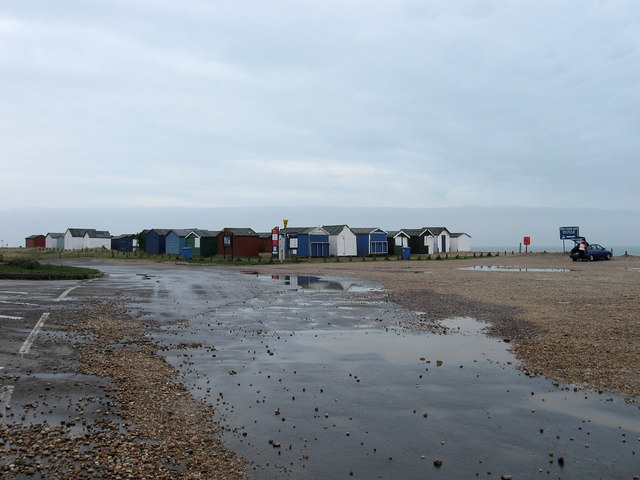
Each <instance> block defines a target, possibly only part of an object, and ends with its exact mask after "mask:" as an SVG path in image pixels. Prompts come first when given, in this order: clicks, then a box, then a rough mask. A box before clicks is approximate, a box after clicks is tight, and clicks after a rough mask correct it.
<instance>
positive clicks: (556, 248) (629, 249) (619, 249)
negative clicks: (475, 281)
mask: <svg viewBox="0 0 640 480" xmlns="http://www.w3.org/2000/svg"><path fill="white" fill-rule="evenodd" d="M602 246H603V247H604V248H607V249H608V250H611V252H612V253H613V256H614V257H615V256H617V255H624V254H625V253H626V254H627V255H639V256H640V246H638V245H636V246H630V245H625V246H610V245H602ZM520 248H522V251H523V252H524V251H525V246H524V245H522V247H521V246H520V245H500V246H496V245H492V246H487V245H480V246H475V245H473V244H472V245H471V250H472V251H474V252H518V251H520ZM572 248H573V242H565V245H564V250H563V246H562V243H561V244H560V245H529V247H528V250H527V251H529V252H534V253H541V252H548V253H558V252H560V253H562V252H567V253H569V251H570V250H571V249H572Z"/></svg>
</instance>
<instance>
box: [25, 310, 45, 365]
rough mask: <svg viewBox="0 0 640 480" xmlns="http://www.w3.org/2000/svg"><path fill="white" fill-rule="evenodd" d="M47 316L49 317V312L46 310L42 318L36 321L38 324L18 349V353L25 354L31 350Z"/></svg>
mask: <svg viewBox="0 0 640 480" xmlns="http://www.w3.org/2000/svg"><path fill="white" fill-rule="evenodd" d="M47 318H49V312H45V313H43V314H42V315H41V316H40V320H38V323H36V326H35V327H33V330H31V333H30V334H29V336H28V337H27V339H26V340H25V341H24V343H23V344H22V346H21V347H20V350H18V353H20V354H22V355H24V354H25V353H29V350H31V345H32V344H33V341H34V340H35V339H36V336H37V335H38V332H40V329H41V328H42V326H43V325H44V322H46V321H47Z"/></svg>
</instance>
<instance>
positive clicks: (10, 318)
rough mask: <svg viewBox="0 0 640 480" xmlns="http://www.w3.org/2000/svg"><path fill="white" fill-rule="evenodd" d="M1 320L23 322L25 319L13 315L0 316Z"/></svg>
mask: <svg viewBox="0 0 640 480" xmlns="http://www.w3.org/2000/svg"><path fill="white" fill-rule="evenodd" d="M0 318H8V319H9V320H22V319H23V318H24V317H14V316H11V315H0Z"/></svg>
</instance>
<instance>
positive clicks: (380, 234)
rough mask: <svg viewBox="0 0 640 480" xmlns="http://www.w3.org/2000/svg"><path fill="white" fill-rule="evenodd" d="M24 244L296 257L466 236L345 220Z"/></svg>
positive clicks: (65, 236) (436, 245) (454, 246)
mask: <svg viewBox="0 0 640 480" xmlns="http://www.w3.org/2000/svg"><path fill="white" fill-rule="evenodd" d="M26 246H27V248H53V249H61V250H79V249H87V248H105V249H111V250H118V251H121V252H132V251H134V250H143V251H145V252H147V253H149V254H169V255H188V256H194V257H212V256H215V255H221V256H225V257H226V256H231V257H233V256H236V257H255V256H258V255H259V254H260V253H263V252H271V253H274V254H277V253H278V252H282V253H284V255H286V256H298V257H329V256H335V257H350V256H371V255H401V254H402V251H403V248H406V247H409V248H410V251H411V253H414V254H437V253H448V252H466V251H470V250H471V236H470V235H468V234H467V233H455V232H450V231H449V230H448V229H447V228H446V227H422V228H417V229H416V228H408V229H401V230H394V231H384V230H382V229H380V228H377V227H373V228H351V227H349V226H348V225H344V224H343V225H324V226H319V227H288V228H277V227H276V228H274V229H273V230H272V231H271V232H264V233H257V232H255V231H254V230H253V229H251V228H224V229H222V230H219V231H217V230H206V229H199V228H189V229H161V228H153V229H148V230H143V231H142V232H140V233H139V234H137V235H133V234H129V235H118V236H112V235H111V234H110V233H109V232H108V231H102V230H95V229H79V228H69V229H67V231H66V232H65V233H48V234H47V235H32V236H30V237H27V238H26Z"/></svg>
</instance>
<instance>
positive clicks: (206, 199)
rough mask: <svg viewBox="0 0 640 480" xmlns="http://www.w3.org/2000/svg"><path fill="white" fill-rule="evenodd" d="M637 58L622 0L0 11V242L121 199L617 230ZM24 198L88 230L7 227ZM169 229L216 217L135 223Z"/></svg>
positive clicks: (634, 124) (133, 204)
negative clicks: (471, 213) (519, 215)
mask: <svg viewBox="0 0 640 480" xmlns="http://www.w3.org/2000/svg"><path fill="white" fill-rule="evenodd" d="M639 49H640V3H638V2H637V1H635V0H632V1H591V2H590V1H584V0H579V1H578V0H576V1H564V2H555V1H539V0H536V1H527V0H522V1H510V0H495V1H478V2H471V1H456V2H451V1H424V2H423V1H415V2H412V1H401V0H397V1H392V2H382V1H380V2H373V1H348V2H344V1H339V2H338V1H313V2H310V1H299V0H296V1H279V2H264V1H237V0H234V1H204V0H203V1H195V0H187V1H183V2H175V1H159V0H153V1H151V0H149V1H131V0H127V1H108V2H107V1H105V2H85V1H76V2H74V1H29V2H21V1H5V2H2V3H1V4H0V102H1V104H0V145H1V147H0V165H1V171H2V180H3V181H2V188H1V189H0V215H3V214H4V216H5V221H3V222H2V225H0V236H4V238H5V239H11V243H15V242H18V241H20V243H22V239H23V238H24V236H26V235H30V234H33V233H46V232H47V231H56V230H60V231H64V229H66V228H67V227H92V228H98V229H101V228H104V227H103V226H102V225H101V224H100V222H101V221H103V222H104V223H106V222H107V217H106V216H105V217H104V218H102V219H101V215H102V213H101V212H107V211H109V210H110V209H113V210H114V211H115V209H118V212H122V211H125V212H126V209H127V208H131V209H142V208H173V210H167V212H169V211H172V212H175V211H179V209H180V208H183V209H188V208H205V207H206V208H209V207H246V208H245V210H244V211H245V212H250V211H251V210H250V208H251V207H257V206H259V207H273V209H274V212H277V213H276V214H274V218H273V220H272V221H271V220H269V222H268V224H274V225H275V224H276V223H278V222H280V221H281V217H282V215H283V214H281V212H286V210H287V207H291V208H294V207H295V208H299V207H308V208H309V212H313V208H314V207H316V206H322V207H325V208H326V207H337V208H336V209H335V218H334V219H326V222H328V223H342V222H345V221H347V220H346V219H343V218H341V216H340V208H345V209H348V208H359V207H387V208H386V209H385V212H387V215H389V212H392V211H393V210H392V209H393V208H404V207H412V208H425V209H429V208H433V209H440V208H456V209H459V210H458V211H462V210H463V209H464V208H465V207H474V208H475V207H483V208H485V207H486V208H488V209H491V208H499V207H527V208H543V209H547V210H545V211H549V210H548V209H553V208H574V209H576V211H580V212H581V215H583V216H582V217H580V218H584V209H585V208H589V207H590V206H597V207H599V208H606V209H607V213H606V215H607V222H608V223H607V224H609V222H610V221H611V218H612V216H611V211H612V210H616V209H621V211H622V210H624V212H623V213H621V214H620V216H619V221H620V222H624V223H625V224H628V223H632V224H636V225H637V224H638V223H639V222H638V219H639V218H638V216H637V212H638V211H639V210H638V206H639V205H640V201H639V200H640V194H639V193H638V192H639V190H640V189H639V188H638V178H640V162H639V161H638V153H639V152H640V134H639V133H640V88H638V86H639V85H640V55H639ZM44 207H46V208H54V209H57V210H59V211H72V210H73V209H77V208H78V207H82V208H83V209H95V212H96V213H95V216H94V217H92V218H94V219H95V222H94V224H92V225H86V224H82V225H80V224H75V223H74V224H66V223H65V224H62V223H61V224H60V225H59V226H58V227H57V228H55V226H52V225H43V224H40V225H36V224H35V223H31V224H29V223H26V224H25V223H24V222H23V223H21V224H20V227H19V228H18V225H17V224H15V223H13V224H10V222H9V220H8V219H9V218H11V219H15V218H16V216H15V212H16V211H18V210H17V209H20V210H19V211H20V212H21V214H24V212H27V213H26V214H25V215H26V216H27V217H28V216H29V214H28V212H34V218H36V215H35V212H36V211H38V210H39V209H42V208H44ZM176 207H177V208H176ZM297 211H298V210H297ZM487 211H488V210H487ZM3 212H4V213H3ZM261 212H262V213H261V216H260V218H259V219H258V218H256V220H255V223H254V224H250V223H251V221H250V219H251V217H247V222H249V224H247V225H246V226H254V225H255V226H256V228H259V227H260V226H261V225H262V223H263V222H264V215H263V213H264V212H263V211H261ZM496 212H498V210H496ZM105 215H106V214H105ZM629 216H631V218H629ZM49 218H51V217H49ZM69 218H71V220H69ZM81 218H83V217H79V218H78V222H79V221H80V220H81ZM311 218H313V215H312V214H310V215H309V219H310V221H305V220H306V219H305V218H300V219H299V220H298V221H297V222H296V224H297V225H302V224H305V225H307V224H309V225H312V224H313V223H312V222H311ZM365 218H366V217H365ZM587 218H590V217H587ZM59 219H60V222H62V221H70V222H73V217H69V216H66V217H62V216H61V217H59ZM63 219H64V220H63ZM363 219H364V218H363ZM357 220H358V219H355V222H352V223H355V224H354V225H352V226H372V225H369V223H370V222H367V225H358V221H357ZM12 221H13V220H12ZM109 221H111V219H110V220H109ZM493 221H494V222H500V215H496V216H495V219H494V220H493ZM567 222H568V224H569V225H571V224H572V223H573V222H571V219H570V218H568V219H567ZM130 223H131V222H130V219H127V222H124V221H123V223H122V227H120V228H122V230H124V229H125V228H135V227H129V225H130ZM390 223H392V221H391V219H390V217H386V218H381V219H380V221H378V222H375V225H384V224H387V225H389V224H390ZM438 223H440V224H446V225H447V224H451V223H456V222H454V221H453V220H452V221H451V222H447V221H446V219H443V222H438ZM425 224H430V225H433V224H434V222H431V221H430V219H428V218H427V219H423V218H416V219H415V221H414V223H413V224H412V225H400V224H398V225H396V227H397V228H400V227H411V226H414V227H419V226H422V225H425ZM186 226H191V227H193V226H199V227H202V228H212V229H217V228H222V227H223V226H225V225H218V224H215V222H212V221H210V220H208V219H203V221H202V222H198V224H197V225H185V224H183V219H182V218H181V217H180V215H179V214H178V215H177V216H176V215H174V216H172V217H167V218H166V221H165V222H163V224H162V225H154V224H149V223H145V222H144V219H140V224H139V229H140V230H141V229H143V228H152V227H161V228H172V227H175V228H182V227H186ZM243 226H244V225H243ZM118 227H119V226H116V227H115V228H118ZM557 227H558V225H556V224H555V223H554V224H552V225H551V226H550V228H552V229H553V232H554V233H555V232H557ZM20 228H30V229H31V230H33V231H31V230H29V231H22V230H20ZM112 228H113V227H112ZM487 228H490V229H491V228H496V229H498V228H502V226H501V225H498V224H494V225H492V224H491V223H490V222H489V224H488V225H487ZM613 228H614V229H615V225H614V227H613ZM453 229H454V230H462V231H467V230H469V229H468V228H465V225H456V226H455V227H453ZM638 229H640V227H636V230H635V231H632V232H630V233H635V239H634V240H633V241H630V240H629V239H620V241H619V242H618V244H630V243H631V244H638V243H640V242H638V241H637V240H636V239H637V238H638V236H639V235H640V230H638ZM112 233H122V232H112ZM470 233H471V234H472V235H473V234H474V233H476V235H478V234H480V235H481V236H482V235H485V234H486V232H470ZM523 233H527V232H523ZM519 234H520V233H518V235H519ZM495 242H496V244H502V242H501V241H500V240H499V239H496V240H495Z"/></svg>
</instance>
